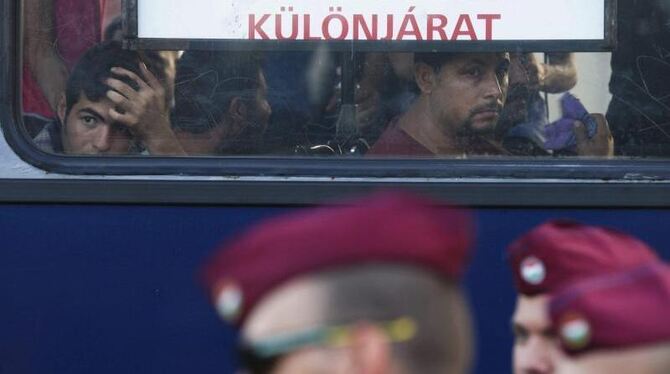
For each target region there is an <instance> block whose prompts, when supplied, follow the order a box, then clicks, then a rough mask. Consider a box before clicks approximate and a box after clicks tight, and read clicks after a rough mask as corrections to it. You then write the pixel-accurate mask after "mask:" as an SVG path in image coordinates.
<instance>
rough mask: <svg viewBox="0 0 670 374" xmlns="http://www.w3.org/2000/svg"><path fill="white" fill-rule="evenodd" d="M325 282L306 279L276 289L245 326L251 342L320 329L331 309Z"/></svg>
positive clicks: (244, 328) (300, 278)
mask: <svg viewBox="0 0 670 374" xmlns="http://www.w3.org/2000/svg"><path fill="white" fill-rule="evenodd" d="M327 294H328V292H327V289H326V287H325V286H324V284H323V282H319V281H317V280H316V279H315V278H314V277H310V276H304V277H299V278H296V279H294V280H291V281H288V282H286V283H285V284H283V285H281V286H279V287H277V288H276V289H274V290H273V291H272V292H270V293H269V294H268V295H266V296H265V297H263V300H262V301H261V302H260V303H258V304H257V305H256V306H255V307H254V309H253V311H252V312H251V314H250V315H249V318H248V319H247V320H246V321H245V323H244V326H242V335H243V337H244V338H245V339H247V340H249V341H255V340H260V339H264V338H268V337H271V336H276V335H278V334H282V333H290V332H296V331H300V330H304V329H309V328H312V327H317V326H321V325H322V324H323V322H324V318H325V316H326V308H327V307H328V300H327V297H328V296H327Z"/></svg>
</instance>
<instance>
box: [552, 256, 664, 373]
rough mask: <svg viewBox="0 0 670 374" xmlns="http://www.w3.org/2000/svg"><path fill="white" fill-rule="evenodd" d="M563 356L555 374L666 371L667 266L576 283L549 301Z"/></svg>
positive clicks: (634, 270) (652, 267)
mask: <svg viewBox="0 0 670 374" xmlns="http://www.w3.org/2000/svg"><path fill="white" fill-rule="evenodd" d="M551 320H552V323H553V326H554V327H555V329H556V331H557V334H558V336H559V338H560V340H561V345H562V347H563V349H564V350H565V352H566V353H567V354H568V355H569V357H565V356H564V357H563V358H561V359H559V360H557V362H558V365H557V366H558V367H557V372H558V373H561V374H579V373H588V374H627V373H636V374H637V373H639V374H667V373H670V268H669V267H668V266H667V265H665V264H662V263H660V262H659V263H656V264H652V265H647V266H642V267H639V268H636V269H633V270H630V271H627V272H621V273H617V274H614V275H609V276H604V277H598V278H593V279H589V280H586V281H584V282H580V283H579V284H576V285H575V286H573V287H571V288H569V289H567V290H565V291H564V292H561V293H560V294H558V295H556V296H555V297H554V298H553V299H552V301H551Z"/></svg>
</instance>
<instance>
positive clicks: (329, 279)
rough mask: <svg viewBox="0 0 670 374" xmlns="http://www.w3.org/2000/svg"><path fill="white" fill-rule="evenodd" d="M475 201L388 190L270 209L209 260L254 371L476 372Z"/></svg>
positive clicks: (212, 286) (210, 284)
mask: <svg viewBox="0 0 670 374" xmlns="http://www.w3.org/2000/svg"><path fill="white" fill-rule="evenodd" d="M468 218H469V217H468V216H467V215H465V214H463V212H460V211H457V210H454V209H451V208H447V207H442V208H441V207H438V206H435V205H433V203H431V202H429V201H424V200H422V199H418V198H415V197H413V196H410V195H404V194H394V193H392V194H382V195H381V196H375V197H371V198H369V199H368V200H366V201H361V202H360V203H357V204H353V205H349V206H344V207H324V208H318V209H312V210H306V211H303V212H298V213H294V214H292V215H289V216H286V217H279V218H275V219H272V220H270V221H268V222H267V223H265V224H262V225H260V226H259V227H257V228H255V229H252V230H251V231H249V232H247V233H246V234H245V235H243V236H242V237H241V238H239V239H238V240H236V241H234V242H232V243H230V244H229V245H227V246H225V247H224V248H222V250H221V251H220V252H219V253H218V255H217V257H215V258H214V259H213V260H212V261H211V262H210V263H209V264H208V265H207V267H206V270H205V280H206V284H207V289H208V292H209V294H210V295H211V298H212V302H213V303H214V305H215V306H216V308H217V310H218V312H219V314H220V315H221V317H223V318H224V319H225V320H226V321H228V322H230V323H233V324H235V325H237V326H238V327H240V328H241V339H242V361H243V365H244V366H245V368H246V369H247V370H248V371H249V372H251V373H304V374H309V373H320V374H327V373H343V374H344V373H346V374H351V373H375V374H386V373H398V374H401V373H426V374H431V373H435V374H437V373H454V374H464V373H467V372H469V368H470V363H471V362H470V361H471V356H472V352H471V349H472V339H473V337H472V333H471V329H472V327H471V321H470V315H469V313H468V308H467V303H466V301H465V298H464V296H463V294H462V292H461V290H460V287H459V285H458V283H459V281H458V279H459V278H460V276H461V274H462V273H463V271H464V268H465V264H466V262H467V259H468V257H469V254H468V252H469V248H470V245H471V232H470V230H471V227H470V226H471V225H470V222H469V219H468Z"/></svg>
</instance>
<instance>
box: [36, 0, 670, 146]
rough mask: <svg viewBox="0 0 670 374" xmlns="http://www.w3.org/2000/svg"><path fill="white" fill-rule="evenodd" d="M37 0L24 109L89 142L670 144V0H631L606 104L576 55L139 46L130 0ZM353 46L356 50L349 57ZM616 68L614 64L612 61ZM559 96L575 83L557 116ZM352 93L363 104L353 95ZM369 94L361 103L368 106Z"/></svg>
mask: <svg viewBox="0 0 670 374" xmlns="http://www.w3.org/2000/svg"><path fill="white" fill-rule="evenodd" d="M84 3H85V4H84V5H82V4H79V2H78V1H76V0H49V1H37V0H29V1H26V2H25V4H26V5H25V26H24V29H25V32H24V55H25V64H24V65H25V66H24V81H23V108H24V123H25V126H26V128H27V130H28V133H29V134H30V135H31V136H32V137H33V138H34V142H35V144H36V145H37V146H38V147H39V148H40V149H42V150H44V151H47V152H57V153H65V154H73V155H92V154H138V155H174V156H185V155H209V156H214V155H216V156H222V155H293V154H298V155H359V156H367V157H386V156H410V157H434V156H448V157H468V156H479V155H482V156H512V155H516V156H543V155H554V156H556V155H558V156H567V155H578V156H593V157H611V156H628V157H648V156H651V157H663V156H666V155H667V154H668V153H669V152H670V148H668V143H669V142H670V135H669V132H668V131H669V130H668V129H667V127H668V123H669V122H668V118H670V115H669V113H668V106H667V105H668V103H667V100H668V99H667V98H668V97H669V96H668V95H667V92H666V91H667V88H666V86H667V85H665V84H664V82H665V81H666V80H667V78H668V77H669V75H670V69H668V65H667V58H668V51H669V50H670V48H666V47H667V46H668V45H667V44H668V40H670V39H669V38H667V36H668V27H667V20H668V16H669V12H670V11H669V10H668V9H667V5H665V2H663V1H650V0H647V1H628V2H620V4H619V9H618V18H617V24H618V35H619V37H618V39H617V43H616V48H615V49H614V51H613V52H612V54H611V77H610V79H609V80H610V89H609V91H610V92H601V93H598V94H601V95H603V96H606V95H610V94H611V95H612V97H611V101H610V104H609V107H608V108H607V110H606V112H605V111H602V110H601V111H602V112H603V113H596V112H594V111H592V110H589V108H587V107H585V105H584V104H583V100H580V98H579V97H576V96H575V95H573V94H571V93H570V90H571V89H573V88H574V87H575V85H576V84H578V82H581V81H582V80H583V81H585V84H588V82H589V80H590V79H592V78H593V77H592V76H591V75H592V74H593V73H592V72H589V73H588V74H586V73H582V74H580V69H579V66H578V65H577V64H576V63H575V53H546V54H545V59H544V61H542V58H541V56H540V55H539V54H534V53H519V52H480V53H456V52H420V53H409V52H408V53H391V52H389V53H381V52H356V53H355V61H356V66H355V67H354V69H355V73H354V80H355V82H354V83H355V84H354V87H355V88H354V89H355V93H354V100H353V103H346V102H343V100H342V98H343V95H342V87H344V84H343V82H342V79H343V71H342V69H343V64H342V58H343V57H342V55H343V54H342V53H340V52H337V51H332V50H329V47H328V45H327V44H324V45H323V46H321V47H318V48H315V49H314V50H313V51H281V52H276V51H274V52H262V51H257V52H248V51H231V50H228V51H198V50H187V51H150V50H140V51H137V50H130V49H125V48H124V47H123V44H122V42H121V41H122V39H123V31H122V26H121V25H122V22H121V5H120V2H119V1H113V0H107V1H104V0H101V1H94V2H84ZM347 58H349V57H347ZM600 68H602V71H603V72H604V71H607V69H606V68H608V67H604V66H601V67H600ZM547 94H561V95H562V97H561V99H560V103H559V107H560V109H558V111H559V112H560V113H558V115H554V116H553V117H555V118H552V119H551V120H550V116H549V114H548V113H547V108H548V105H547V103H546V100H545V98H546V95H547ZM348 104H351V105H348ZM352 108H353V109H352Z"/></svg>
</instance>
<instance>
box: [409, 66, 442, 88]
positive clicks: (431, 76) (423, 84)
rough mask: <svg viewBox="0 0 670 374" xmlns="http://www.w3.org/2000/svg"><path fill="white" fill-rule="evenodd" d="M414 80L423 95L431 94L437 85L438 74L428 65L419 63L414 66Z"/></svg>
mask: <svg viewBox="0 0 670 374" xmlns="http://www.w3.org/2000/svg"><path fill="white" fill-rule="evenodd" d="M414 80H415V81H416V85H417V86H419V90H421V93H424V94H430V93H432V92H433V90H434V89H435V85H436V83H437V73H436V72H435V69H433V67H431V66H430V65H428V64H425V63H423V62H418V63H416V64H415V65H414Z"/></svg>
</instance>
